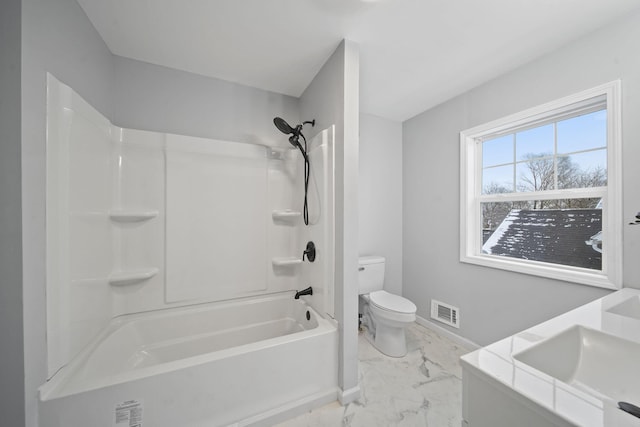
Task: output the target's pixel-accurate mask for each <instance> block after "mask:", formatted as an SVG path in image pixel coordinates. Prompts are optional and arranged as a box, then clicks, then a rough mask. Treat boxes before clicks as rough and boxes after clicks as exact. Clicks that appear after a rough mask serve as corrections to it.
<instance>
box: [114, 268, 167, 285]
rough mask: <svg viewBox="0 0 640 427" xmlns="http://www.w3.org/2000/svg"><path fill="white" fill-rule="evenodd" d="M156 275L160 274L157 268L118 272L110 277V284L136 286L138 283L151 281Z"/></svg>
mask: <svg viewBox="0 0 640 427" xmlns="http://www.w3.org/2000/svg"><path fill="white" fill-rule="evenodd" d="M156 274H158V269H157V268H155V267H151V268H143V269H139V270H129V271H118V272H115V273H112V274H111V275H109V284H110V285H112V286H128V285H135V284H136V283H139V282H142V281H144V280H149V279H151V278H152V277H153V276H155V275H156Z"/></svg>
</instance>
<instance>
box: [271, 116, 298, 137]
mask: <svg viewBox="0 0 640 427" xmlns="http://www.w3.org/2000/svg"><path fill="white" fill-rule="evenodd" d="M273 124H274V125H276V127H277V128H278V130H280V132H282V133H284V134H285V135H289V134H290V133H295V129H293V128H292V127H291V126H289V123H287V122H285V121H284V119H281V118H280V117H276V118H275V119H273Z"/></svg>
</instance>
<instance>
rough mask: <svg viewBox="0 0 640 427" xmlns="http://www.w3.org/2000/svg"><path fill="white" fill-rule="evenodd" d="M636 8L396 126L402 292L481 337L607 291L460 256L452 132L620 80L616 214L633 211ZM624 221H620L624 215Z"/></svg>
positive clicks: (638, 111)
mask: <svg viewBox="0 0 640 427" xmlns="http://www.w3.org/2000/svg"><path fill="white" fill-rule="evenodd" d="M639 51H640V15H638V14H636V15H634V16H631V17H629V18H627V19H625V20H623V21H619V22H616V23H614V24H613V25H610V26H608V27H606V28H603V29H601V30H599V31H598V32H596V33H593V34H591V35H589V36H587V37H584V38H582V39H579V40H577V41H575V42H574V43H572V44H570V45H567V46H566V47H564V48H562V49H560V50H558V51H556V52H554V53H551V54H549V55H546V56H544V57H542V58H541V59H539V60H536V61H533V62H531V63H529V64H527V65H525V66H523V67H521V68H519V69H517V70H515V71H513V72H510V73H508V74H506V75H503V76H502V77H499V78H497V79H495V80H493V81H491V82H489V83H487V84H484V85H482V86H480V87H478V88H476V89H474V90H471V91H469V92H467V93H465V94H463V95H461V96H459V97H457V98H454V99H452V100H450V101H448V102H446V103H444V104H442V105H440V106H438V107H436V108H433V109H431V110H429V111H426V112H424V113H422V114H420V115H418V116H416V117H414V118H412V119H410V120H408V121H406V122H405V123H404V125H403V131H404V154H403V155H404V177H403V183H404V186H403V192H404V207H403V210H404V214H403V215H404V237H403V248H404V249H403V254H404V295H405V296H406V297H408V298H409V299H411V300H412V301H414V302H415V303H416V305H417V306H418V315H420V316H422V317H425V318H428V317H429V304H430V300H431V298H436V299H439V300H442V301H444V302H448V303H451V304H453V305H455V306H457V307H459V308H460V325H461V327H460V329H459V330H456V329H451V330H452V331H453V332H455V333H458V334H459V335H462V336H463V337H466V338H468V339H470V340H472V341H475V342H476V343H478V344H482V345H484V344H488V343H490V342H492V341H495V340H497V339H499V338H502V337H505V336H507V335H510V334H512V333H514V332H517V331H519V330H522V329H524V328H526V327H529V326H531V325H533V324H536V323H538V322H540V321H543V320H545V319H548V318H550V317H553V316H554V315H557V314H559V313H562V312H564V311H567V310H569V309H571V308H574V307H576V306H579V305H581V304H583V303H586V302H588V301H590V300H593V299H595V298H598V297H601V296H603V295H606V294H607V293H608V291H606V290H603V289H599V288H593V287H588V286H582V285H576V284H571V283H566V282H559V281H554V280H549V279H543V278H537V277H534V276H528V275H522V274H517V273H511V272H507V271H501V270H495V269H490V268H485V267H480V266H474V265H469V264H462V263H460V262H459V185H460V177H459V172H460V171H459V156H460V148H459V132H460V131H462V130H464V129H467V128H470V127H472V126H475V125H478V124H481V123H485V122H488V121H490V120H494V119H497V118H500V117H503V116H506V115H508V114H511V113H515V112H518V111H521V110H524V109H526V108H530V107H533V106H536V105H539V104H542V103H545V102H548V101H552V100H555V99H558V98H561V97H563V96H566V95H569V94H572V93H576V92H579V91H581V90H583V89H587V88H590V87H594V86H596V85H599V84H602V83H605V82H608V81H612V80H615V79H617V78H621V79H622V86H623V88H622V90H623V117H622V120H623V131H622V134H623V159H624V160H623V173H624V175H623V181H624V193H623V200H624V218H625V220H630V219H632V218H633V216H634V215H635V213H636V212H637V211H638V210H640V202H639V201H640V186H639V185H637V183H638V182H640V168H638V166H637V164H638V162H640V144H638V141H639V140H640V121H639V120H638V119H637V117H638V115H640V55H638V52H639ZM626 222H628V221H625V223H626ZM639 243H640V227H629V226H625V228H624V282H625V286H633V287H638V286H639V285H640V263H638V262H637V260H638V259H639V258H640V245H639Z"/></svg>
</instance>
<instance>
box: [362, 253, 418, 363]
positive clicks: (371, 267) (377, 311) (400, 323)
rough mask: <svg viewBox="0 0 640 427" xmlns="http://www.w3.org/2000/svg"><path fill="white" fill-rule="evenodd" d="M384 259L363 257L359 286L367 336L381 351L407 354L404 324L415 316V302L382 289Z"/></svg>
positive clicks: (393, 354) (388, 353)
mask: <svg viewBox="0 0 640 427" xmlns="http://www.w3.org/2000/svg"><path fill="white" fill-rule="evenodd" d="M384 270H385V259H384V258H383V257H361V258H360V259H359V265H358V273H359V274H358V289H359V293H360V297H361V299H362V325H363V326H364V327H365V328H366V330H365V337H366V338H367V339H368V340H369V342H371V343H372V344H373V346H374V347H375V348H376V349H378V350H379V351H380V352H382V353H384V354H386V355H387V356H392V357H402V356H404V355H406V354H407V343H406V338H405V328H406V327H407V326H408V325H410V324H411V323H413V322H415V320H416V306H415V304H414V303H412V302H411V301H409V300H408V299H406V298H404V297H401V296H399V295H394V294H392V293H390V292H387V291H384V290H382V288H383V285H384Z"/></svg>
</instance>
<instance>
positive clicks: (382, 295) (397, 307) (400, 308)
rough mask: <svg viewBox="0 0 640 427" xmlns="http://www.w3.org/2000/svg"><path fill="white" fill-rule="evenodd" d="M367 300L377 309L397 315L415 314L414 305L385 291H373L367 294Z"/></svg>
mask: <svg viewBox="0 0 640 427" xmlns="http://www.w3.org/2000/svg"><path fill="white" fill-rule="evenodd" d="M369 300H370V301H371V302H372V303H373V304H375V305H377V306H378V307H380V308H382V309H384V310H389V311H395V312H398V313H408V314H411V313H415V312H416V305H415V304H414V303H412V302H411V301H409V300H408V299H406V298H403V297H401V296H398V295H394V294H390V293H389V292H387V291H375V292H371V293H370V294H369Z"/></svg>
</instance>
